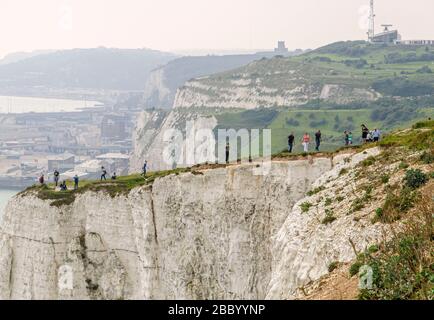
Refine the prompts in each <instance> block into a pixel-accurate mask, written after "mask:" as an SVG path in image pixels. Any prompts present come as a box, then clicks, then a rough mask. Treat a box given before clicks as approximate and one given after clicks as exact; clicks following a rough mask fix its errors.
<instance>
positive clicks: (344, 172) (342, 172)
mask: <svg viewBox="0 0 434 320" xmlns="http://www.w3.org/2000/svg"><path fill="white" fill-rule="evenodd" d="M347 173H348V169H346V168H343V169H341V171H340V172H339V176H343V175H344V174H347Z"/></svg>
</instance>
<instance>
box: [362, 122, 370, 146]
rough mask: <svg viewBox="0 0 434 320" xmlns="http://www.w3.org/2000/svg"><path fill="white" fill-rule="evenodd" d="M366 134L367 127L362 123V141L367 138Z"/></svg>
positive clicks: (367, 131) (367, 132)
mask: <svg viewBox="0 0 434 320" xmlns="http://www.w3.org/2000/svg"><path fill="white" fill-rule="evenodd" d="M368 134H369V129H368V128H367V127H366V126H365V125H364V124H362V141H363V143H365V142H366V140H367V138H368Z"/></svg>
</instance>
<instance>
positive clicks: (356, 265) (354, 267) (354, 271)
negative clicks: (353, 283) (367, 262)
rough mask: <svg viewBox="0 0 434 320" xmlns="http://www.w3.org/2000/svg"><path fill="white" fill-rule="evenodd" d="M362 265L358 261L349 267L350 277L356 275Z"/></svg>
mask: <svg viewBox="0 0 434 320" xmlns="http://www.w3.org/2000/svg"><path fill="white" fill-rule="evenodd" d="M362 265H363V263H361V262H360V261H356V262H355V263H353V264H352V265H351V267H350V276H351V277H352V276H355V275H356V274H358V273H359V270H360V267H361V266H362Z"/></svg>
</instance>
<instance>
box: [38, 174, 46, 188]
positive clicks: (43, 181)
mask: <svg viewBox="0 0 434 320" xmlns="http://www.w3.org/2000/svg"><path fill="white" fill-rule="evenodd" d="M39 183H40V184H41V185H44V184H45V177H44V174H41V176H40V177H39Z"/></svg>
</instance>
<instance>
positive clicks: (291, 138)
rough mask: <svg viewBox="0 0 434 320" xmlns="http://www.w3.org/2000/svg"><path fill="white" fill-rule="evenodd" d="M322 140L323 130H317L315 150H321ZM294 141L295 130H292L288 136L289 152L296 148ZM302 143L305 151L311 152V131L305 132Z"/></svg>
mask: <svg viewBox="0 0 434 320" xmlns="http://www.w3.org/2000/svg"><path fill="white" fill-rule="evenodd" d="M321 141H322V134H321V130H318V131H317V132H315V151H319V147H320V145H321ZM294 142H295V136H294V132H291V134H290V135H289V136H288V152H289V153H292V150H293V148H294ZM301 144H302V146H303V152H309V144H310V135H309V133H307V132H305V133H304V135H303V138H302V139H301Z"/></svg>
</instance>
